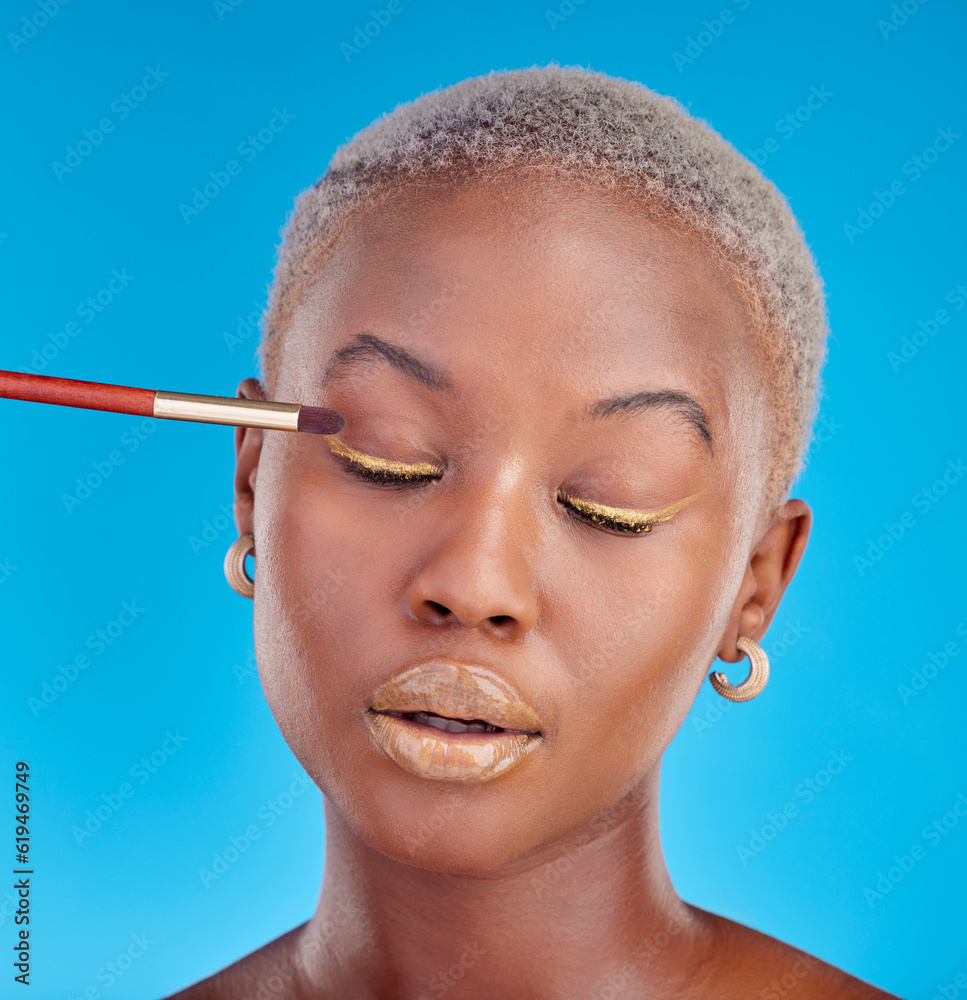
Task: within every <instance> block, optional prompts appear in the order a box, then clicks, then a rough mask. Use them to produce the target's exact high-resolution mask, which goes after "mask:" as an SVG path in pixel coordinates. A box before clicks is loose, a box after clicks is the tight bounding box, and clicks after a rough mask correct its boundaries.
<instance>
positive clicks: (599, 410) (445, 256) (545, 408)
mask: <svg viewBox="0 0 967 1000" xmlns="http://www.w3.org/2000/svg"><path fill="white" fill-rule="evenodd" d="M749 322H750V321H749V319H748V316H747V312H746V309H745V307H744V305H743V301H742V299H741V297H740V295H739V293H738V291H737V290H736V288H735V286H734V285H733V283H732V281H731V279H730V278H729V276H728V274H727V273H726V271H725V270H724V269H723V268H722V267H721V266H720V265H719V264H718V263H717V262H716V258H715V257H714V256H713V255H712V254H711V252H710V251H709V250H708V249H707V248H704V247H703V245H702V244H701V243H700V242H699V241H698V239H697V238H695V237H694V236H693V235H689V234H686V233H682V232H680V231H678V230H676V229H675V228H672V227H670V226H669V225H668V224H666V223H661V222H657V221H655V220H653V219H650V218H649V217H647V216H646V215H644V214H643V213H642V211H641V209H639V208H636V207H635V206H634V205H633V204H632V203H631V202H630V201H628V200H625V199H623V198H622V197H620V196H618V195H614V196H610V197H609V196H605V195H604V194H601V193H595V192H592V191H590V190H589V189H587V188H584V187H580V186H577V185H575V184H571V183H567V184H565V183H562V182H560V181H558V182H556V183H547V182H544V183H540V182H538V181H536V180H533V181H530V182H526V183H525V182H522V181H521V180H516V181H515V182H514V183H513V185H508V184H505V183H494V182H489V183H477V184H474V185H472V186H464V187H462V188H459V189H443V188H440V187H434V188H428V189H425V190H418V189H413V190H410V191H409V192H408V193H406V194H404V195H399V196H395V197H394V198H393V199H392V200H390V201H388V202H386V203H384V204H382V205H381V206H380V207H379V208H378V209H375V210H373V209H368V210H366V211H364V212H363V213H362V214H359V215H357V216H356V217H355V218H353V219H352V221H351V222H350V224H349V225H348V227H347V228H346V229H345V231H344V232H343V234H342V235H341V236H340V238H339V240H338V242H337V244H336V248H335V250H334V253H333V256H332V257H331V258H330V260H329V261H328V262H327V264H326V266H325V268H324V270H323V272H322V273H321V274H320V276H319V278H318V280H317V281H316V283H315V284H314V286H313V287H312V288H311V290H310V292H309V293H308V294H307V295H306V297H305V299H304V300H303V302H302V303H301V305H300V306H299V307H298V309H297V312H296V314H295V321H294V325H293V327H292V329H291V331H290V333H289V335H288V340H287V343H286V347H285V352H284V356H283V359H282V363H281V369H280V376H279V382H278V385H277V387H276V392H275V394H274V396H275V398H277V399H283V400H292V401H298V402H302V403H308V404H312V405H325V406H330V407H333V408H334V409H336V410H338V411H339V412H340V413H341V414H343V416H344V417H345V419H346V424H345V428H344V429H343V430H342V431H341V432H340V433H339V435H337V436H335V437H336V438H337V439H338V442H337V443H332V442H331V441H330V439H327V438H324V437H319V436H315V435H311V434H283V433H271V434H267V435H263V434H262V432H259V431H247V432H245V435H244V436H242V444H241V448H240V454H239V471H238V477H237V478H238V483H239V484H240V485H239V492H240V494H242V500H241V503H240V505H239V509H240V510H241V511H242V521H243V522H244V523H240V528H242V529H243V530H247V529H246V524H248V525H251V524H252V523H253V522H252V521H246V518H247V517H249V516H250V514H249V513H247V512H248V511H250V510H251V508H250V507H248V506H246V499H245V496H244V494H245V492H246V490H248V489H249V488H250V487H252V486H254V535H255V545H256V560H257V561H256V596H255V638H256V649H257V657H258V663H259V669H260V673H261V677H262V681H263V684H264V687H265V691H266V694H267V697H268V700H269V704H270V705H271V707H272V711H273V712H274V714H275V718H276V720H277V721H278V724H279V726H280V728H281V731H282V733H283V735H284V736H285V738H286V740H287V741H288V743H289V745H290V746H291V747H292V749H293V751H294V753H295V754H296V756H297V757H298V758H299V760H300V761H301V763H302V764H303V766H304V767H305V768H306V770H307V771H308V773H309V774H310V775H311V777H312V778H313V779H314V780H315V781H316V782H317V784H318V785H319V787H320V788H321V789H322V791H323V792H324V793H325V795H326V796H327V797H328V798H329V800H330V802H331V804H332V805H334V806H335V807H336V808H337V809H338V810H339V812H340V813H341V814H342V816H343V817H344V819H345V821H346V822H347V823H348V824H349V826H350V827H352V828H353V829H355V830H356V831H357V832H358V834H359V836H361V837H362V838H363V839H364V840H365V841H366V842H368V843H369V844H370V845H372V846H373V847H375V848H376V849H377V850H379V851H381V852H383V853H384V854H386V855H388V856H390V857H393V858H396V859H400V860H403V861H406V862H409V863H410V864H413V865H417V866H419V867H423V868H428V869H434V870H438V871H449V872H474V871H486V870H490V869H493V868H495V867H497V866H499V865H501V864H504V863H506V862H508V861H511V860H512V859H515V858H517V857H519V856H521V855H523V854H525V853H526V852H528V851H530V850H532V849H534V848H537V847H539V846H540V845H543V844H546V843H548V842H551V841H553V840H555V839H557V838H559V837H562V836H564V835H566V834H567V833H569V832H571V831H574V830H575V829H577V828H580V827H582V826H584V825H585V824H587V823H589V822H590V821H591V820H592V819H593V818H594V817H595V816H596V815H597V814H599V813H601V812H602V811H604V810H606V809H608V808H609V807H610V806H612V805H613V804H615V803H616V802H617V801H618V800H620V799H621V798H622V797H623V796H625V795H626V794H627V793H629V792H632V791H633V790H635V788H636V786H641V784H642V782H643V779H644V778H645V777H646V776H647V775H648V774H649V773H650V772H653V771H654V770H655V767H656V764H657V763H658V762H659V760H660V757H661V754H662V752H663V751H664V749H665V747H666V746H667V745H668V743H669V741H670V740H671V738H672V736H673V735H674V733H675V731H676V730H677V729H678V727H679V726H680V724H681V722H682V720H683V718H684V716H685V715H686V713H687V711H688V708H689V706H690V705H691V703H692V701H693V699H694V697H695V695H696V693H697V691H698V689H699V687H700V685H701V684H702V682H703V680H704V678H705V675H706V671H707V669H708V667H709V665H710V663H711V661H712V660H713V658H714V657H715V655H716V653H718V652H722V653H723V655H724V656H727V657H728V658H729V659H732V660H735V659H738V658H739V654H737V653H736V652H735V647H734V638H735V636H736V635H739V634H745V635H749V634H753V632H754V631H755V632H756V633H757V634H758V635H760V636H761V634H762V631H764V628H760V626H762V625H763V623H764V622H767V621H768V619H770V618H771V616H772V613H773V611H774V610H775V609H774V607H772V608H766V609H765V611H764V612H763V610H762V609H760V608H759V606H758V605H757V604H755V603H754V601H750V596H751V595H752V594H753V592H754V591H755V590H756V585H755V581H754V579H753V576H754V574H753V573H752V572H751V571H750V560H751V559H752V557H753V554H754V552H755V550H756V547H757V545H758V544H759V542H760V540H761V538H762V537H763V534H764V533H765V532H766V531H767V530H768V529H769V528H770V525H771V524H772V523H773V522H772V521H765V520H764V519H762V518H761V517H760V516H759V508H758V501H759V495H760V491H761V488H762V484H763V482H764V477H765V474H766V471H767V470H766V465H767V462H768V455H767V451H766V445H765V441H766V422H767V412H766V409H765V403H764V398H763V393H762V389H761V387H762V383H763V380H764V379H765V378H766V375H765V373H764V372H763V371H761V370H760V369H759V368H758V367H757V362H756V361H755V359H754V352H753V350H752V346H751V338H752V334H751V330H750V326H749ZM350 346H352V347H353V349H352V350H348V351H347V350H344V351H342V353H341V355H340V359H339V366H338V368H335V367H332V368H330V366H331V364H332V362H333V360H334V358H333V355H334V352H336V351H340V349H344V348H348V347H350ZM327 371H328V372H329V374H328V377H327V378H326V379H325V380H324V378H323V377H324V374H325V373H327ZM632 394H643V395H641V396H639V397H638V403H637V405H634V404H627V403H626V404H624V405H621V406H611V407H610V412H609V408H608V407H607V406H605V405H603V404H601V403H599V401H601V400H606V399H609V398H611V397H619V396H620V397H626V396H629V395H632ZM596 404H597V406H596ZM349 449H353V451H350V450H349ZM357 454H361V455H362V456H363V458H362V459H360V461H361V462H362V463H363V464H364V465H366V464H367V463H368V465H369V466H370V467H375V465H377V464H378V462H377V463H374V462H373V459H377V460H378V459H384V460H390V461H395V462H401V463H407V465H409V466H416V467H417V468H416V471H417V472H420V471H421V468H420V467H422V472H423V474H424V475H425V474H426V470H427V468H428V467H429V468H430V471H431V472H436V473H439V474H438V475H436V476H435V478H430V479H426V478H424V479H415V480H411V481H410V484H409V485H403V486H399V485H396V486H393V485H389V486H387V485H382V484H380V483H377V482H373V481H371V480H367V479H364V478H359V477H358V476H357V475H356V474H354V473H353V471H352V470H351V468H350V467H347V464H346V459H345V455H357ZM341 455H342V457H341ZM256 473H257V477H256ZM256 478H257V482H256ZM575 500H577V501H588V502H590V503H591V504H599V505H606V506H607V507H609V508H620V509H622V510H628V509H630V510H633V511H637V512H643V514H642V516H641V517H639V518H638V519H637V522H636V523H637V525H638V526H639V527H640V525H641V524H643V523H645V522H647V521H648V520H651V521H652V522H653V524H652V527H651V530H650V531H649V530H645V531H638V532H636V531H634V530H622V529H621V528H615V527H613V526H611V525H609V524H608V523H607V522H602V521H600V520H599V521H597V522H596V521H594V520H592V519H591V517H593V516H597V514H600V509H599V508H595V507H593V506H591V507H589V506H587V505H585V506H584V507H583V508H582V507H581V505H580V504H578V503H574V502H573V501H575ZM582 511H583V514H582ZM605 513H606V514H607V513H608V512H605ZM625 519H626V520H627V519H628V518H627V515H625ZM631 520H633V521H634V520H635V518H632V519H631ZM794 568H795V567H794V566H793V570H794ZM777 600H778V598H776V601H777ZM730 643H731V644H730ZM428 663H435V664H436V665H437V667H438V668H440V670H441V671H442V672H441V673H437V674H433V675H431V683H430V687H429V688H427V687H426V685H424V687H423V688H419V687H418V691H417V695H416V697H419V691H423V690H431V689H432V687H433V685H432V680H433V678H437V679H441V678H442V679H443V680H444V681H445V682H446V683H449V684H450V690H451V694H452V693H453V684H452V681H453V679H454V677H456V674H455V673H454V672H453V671H454V670H457V671H458V668H455V667H454V666H453V665H454V664H455V663H459V664H470V665H475V666H477V667H479V668H480V671H479V672H478V673H479V674H480V676H483V677H484V682H483V685H484V687H486V683H487V679H488V678H490V679H491V680H495V681H496V682H497V685H498V688H499V686H500V684H501V682H502V683H503V685H504V686H505V687H506V686H507V685H509V686H510V688H511V689H512V690H513V691H514V692H516V694H517V695H518V696H519V697H520V698H521V699H522V700H523V701H524V702H525V703H526V704H527V705H528V706H530V707H531V708H532V709H533V710H534V712H535V713H536V717H537V721H536V722H535V723H534V725H533V727H532V728H531V729H529V730H528V731H532V732H537V733H538V735H536V736H532V737H517V739H518V740H520V741H523V742H526V751H527V752H524V753H520V754H519V755H518V754H517V752H516V751H513V752H508V751H507V747H508V746H509V745H510V744H511V743H513V740H514V737H513V734H508V733H504V734H503V735H502V736H501V734H497V735H496V736H493V735H490V736H488V734H487V733H475V732H468V733H466V734H462V733H459V734H452V733H451V734H448V735H441V730H440V729H438V728H431V727H429V726H425V725H422V723H420V722H418V721H412V720H401V719H399V718H398V717H397V718H392V717H387V716H384V717H383V719H382V721H381V722H380V725H382V726H383V727H384V729H383V731H384V732H385V731H387V730H392V732H390V734H389V736H387V737H385V739H384V742H382V743H381V742H380V740H379V739H377V737H376V736H375V735H374V728H378V727H374V725H373V721H374V713H373V711H372V710H373V707H374V703H375V702H374V695H376V694H377V692H378V689H380V687H381V686H382V685H384V684H385V683H386V682H387V681H390V680H391V679H392V678H394V677H396V676H398V675H400V674H401V673H403V672H404V671H405V670H407V669H409V668H412V667H413V666H414V665H418V664H428ZM441 665H442V666H441ZM448 671H449V672H448ZM458 672H459V671H458ZM734 672H735V671H734ZM461 676H462V677H463V679H464V681H466V679H467V677H468V676H469V675H466V674H464V675H461ZM743 676H745V672H744V671H743V670H742V669H741V668H740V669H739V670H738V672H737V674H736V676H735V677H730V679H731V680H732V681H733V682H737V681H738V680H741V678H742V677H743ZM446 683H445V684H444V686H446ZM467 690H469V689H468V688H465V689H461V690H460V692H459V693H462V694H466V692H467ZM474 690H480V688H479V686H478V687H475V688H474ZM494 690H496V689H491V693H492V695H493V691H494ZM384 691H385V688H384ZM411 697H412V694H411ZM493 697H494V698H496V700H492V701H491V702H490V704H493V705H496V704H497V703H498V702H499V700H500V698H501V697H502V695H501V694H499V693H497V694H496V695H493ZM387 704H388V703H387ZM376 707H377V708H379V707H383V708H385V707H386V704H383V705H382V706H380V705H376ZM474 707H478V706H474ZM407 710H408V711H413V710H414V708H413V706H412V705H410V707H409V708H408V709H407ZM468 711H469V709H468ZM440 714H445V713H444V712H441V713H440ZM454 714H456V713H454ZM459 717H463V718H470V717H478V718H485V717H486V716H485V715H484V712H483V709H481V711H480V713H479V714H475V713H473V712H471V713H470V715H465V714H463V713H459ZM418 726H419V727H421V728H419V729H417V728H414V727H418ZM507 728H513V727H512V726H508V727H507ZM521 728H524V729H527V727H523V726H522V727H521ZM404 730H405V732H404ZM401 733H402V735H401ZM461 739H462V740H463V742H462V743H461V742H460V741H461ZM488 740H489V742H488ZM441 741H442V742H441ZM495 741H496V743H495ZM401 743H402V744H405V745H404V746H403V748H402V749H399V745H400V744H401ZM471 744H472V746H471ZM515 745H516V744H515ZM393 747H396V749H395V750H394V749H392V748H393ZM421 754H422V756H421ZM505 759H506V760H507V761H508V762H509V761H510V760H511V759H513V763H512V764H511V766H504V765H503V764H501V765H500V766H499V767H498V766H496V765H495V763H494V762H495V761H498V762H499V761H504V760H505Z"/></svg>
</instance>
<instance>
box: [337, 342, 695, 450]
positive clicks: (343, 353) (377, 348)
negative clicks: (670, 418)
mask: <svg viewBox="0 0 967 1000" xmlns="http://www.w3.org/2000/svg"><path fill="white" fill-rule="evenodd" d="M373 360H377V361H385V362H386V363H387V364H389V365H390V366H391V367H392V368H395V369H396V371H398V372H400V373H401V374H402V375H405V376H406V377H407V378H409V379H411V380H412V381H414V382H417V383H418V384H420V385H422V386H424V387H425V388H427V389H432V390H434V391H435V392H442V393H444V394H446V395H448V396H453V395H455V393H456V385H455V384H454V382H453V379H452V378H451V377H450V375H449V374H448V373H447V372H446V370H445V369H443V368H441V367H440V366H439V365H437V364H434V363H433V362H432V361H427V360H425V359H422V358H418V357H417V356H416V355H415V354H412V353H411V352H410V351H408V350H407V349H406V348H405V347H401V346H400V345H399V344H391V343H390V342H389V341H387V340H383V339H382V338H381V337H377V336H376V335H375V334H373V333H368V332H367V333H357V334H356V335H355V336H354V337H353V338H352V339H351V340H350V341H349V343H348V344H344V345H343V346H342V347H340V348H337V349H336V350H335V351H333V353H332V356H331V357H330V359H329V361H328V363H327V364H326V367H325V369H324V371H323V374H322V377H321V379H320V381H319V384H320V386H323V387H325V386H327V385H329V384H330V383H331V382H333V381H334V380H336V379H338V378H341V377H342V376H344V375H346V374H347V373H348V372H349V371H350V370H351V369H352V368H354V367H355V366H356V365H358V364H360V363H364V362H366V361H373ZM649 409H666V410H672V411H673V412H675V413H677V414H678V415H679V416H681V417H683V418H684V419H685V421H686V422H687V423H688V424H689V425H690V426H691V427H693V428H695V430H696V431H698V433H699V435H700V436H701V438H702V440H703V441H704V442H705V444H706V446H707V447H708V450H709V452H711V453H712V454H713V455H714V451H713V449H712V432H711V429H710V427H709V424H710V421H709V417H708V414H707V413H706V411H705V408H704V407H703V406H702V404H701V403H700V402H699V401H698V400H697V399H696V398H695V397H694V396H693V395H691V393H688V392H685V391H684V390H682V389H659V390H653V391H648V390H640V391H637V392H630V393H622V394H620V395H617V396H609V397H608V398H607V399H599V400H598V401H597V402H596V403H593V404H591V405H590V406H589V407H588V408H587V410H586V411H585V412H586V416H587V417H589V418H608V417H613V416H615V415H617V414H620V413H631V414H633V413H641V412H644V411H646V410H649Z"/></svg>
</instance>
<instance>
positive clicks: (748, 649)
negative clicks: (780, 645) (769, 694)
mask: <svg viewBox="0 0 967 1000" xmlns="http://www.w3.org/2000/svg"><path fill="white" fill-rule="evenodd" d="M735 645H736V646H737V647H738V648H739V649H740V650H742V652H743V653H746V654H748V657H749V660H750V661H751V662H752V666H751V669H750V670H749V676H748V677H746V679H745V680H744V681H743V682H742V683H741V684H730V683H729V682H728V680H727V678H726V676H725V674H723V673H720V672H719V671H717V670H716V671H715V672H714V673H711V674H709V678H708V679H709V680H710V681H711V682H712V687H713V688H715V690H716V691H718V693H719V694H720V695H721V696H722V697H723V698H728V700H729V701H748V700H749V699H750V698H754V697H755V696H756V695H757V694H759V693H760V692H761V691H762V689H763V688H764V687H765V686H766V681H768V680H769V657H768V656H766V653H765V650H764V649H763V648H762V647H761V646H760V645H759V644H758V643H757V642H756V641H755V639H750V638H748V636H744V635H740V636H739V638H738V639H736V641H735Z"/></svg>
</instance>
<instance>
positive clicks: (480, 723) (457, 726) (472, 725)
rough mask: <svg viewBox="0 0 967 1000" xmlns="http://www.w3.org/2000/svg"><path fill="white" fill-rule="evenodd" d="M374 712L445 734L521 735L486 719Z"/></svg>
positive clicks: (434, 714) (533, 734)
mask: <svg viewBox="0 0 967 1000" xmlns="http://www.w3.org/2000/svg"><path fill="white" fill-rule="evenodd" d="M373 711H376V714H377V715H393V716H395V717H396V718H398V719H407V720H409V721H410V722H415V723H417V725H421V726H431V727H432V728H434V729H441V730H443V731H444V732H447V733H521V732H524V730H521V729H504V728H502V727H501V726H494V725H492V724H491V723H489V722H487V721H486V719H451V718H449V717H447V716H445V715H437V714H436V712H393V711H388V710H383V711H377V710H375V709H374V710H373ZM526 735H528V736H536V735H537V733H527V734H526Z"/></svg>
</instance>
